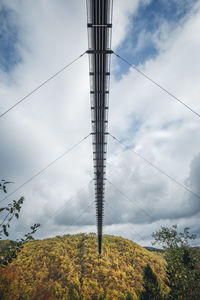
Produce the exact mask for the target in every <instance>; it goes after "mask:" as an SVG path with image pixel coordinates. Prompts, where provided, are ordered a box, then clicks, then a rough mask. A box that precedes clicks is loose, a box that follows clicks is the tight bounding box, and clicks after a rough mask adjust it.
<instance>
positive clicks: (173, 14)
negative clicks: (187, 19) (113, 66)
mask: <svg viewBox="0 0 200 300" xmlns="http://www.w3.org/2000/svg"><path fill="white" fill-rule="evenodd" d="M194 3H195V0H190V1H189V0H182V1H178V0H170V1H166V0H151V1H150V3H149V4H146V5H140V7H139V9H138V12H137V14H136V15H134V16H133V17H132V20H131V31H130V32H131V34H128V35H127V37H126V39H125V40H124V41H123V43H122V44H121V45H120V46H119V47H118V49H116V52H117V53H119V54H120V55H121V56H123V57H124V58H126V59H127V60H129V61H130V62H131V63H132V64H134V65H136V66H137V65H139V64H142V63H144V62H145V61H146V60H148V59H151V58H154V57H155V56H156V55H158V49H157V47H156V44H155V42H154V40H153V38H152V36H153V35H154V34H156V33H157V32H159V28H160V27H161V25H162V24H164V23H167V24H168V26H169V27H170V29H172V30H173V28H175V27H176V25H177V23H178V22H180V21H181V19H182V18H183V17H184V16H185V15H187V13H189V11H190V9H191V8H192V6H193V4H194ZM118 64H119V68H118V69H117V71H116V72H115V76H116V79H120V78H121V76H122V75H123V74H124V73H127V72H128V69H129V66H127V65H126V64H125V63H123V62H122V61H120V60H118Z"/></svg>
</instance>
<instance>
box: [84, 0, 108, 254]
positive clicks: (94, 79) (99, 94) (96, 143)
mask: <svg viewBox="0 0 200 300" xmlns="http://www.w3.org/2000/svg"><path fill="white" fill-rule="evenodd" d="M86 1H87V21H88V24H87V27H88V51H87V53H88V55H89V75H90V98H91V120H92V136H93V139H92V140H93V160H94V184H95V202H96V218H97V236H98V252H99V254H101V251H102V229H103V210H104V191H105V180H106V178H105V174H106V151H107V132H108V106H109V82H110V58H111V53H112V50H111V31H112V0H86Z"/></svg>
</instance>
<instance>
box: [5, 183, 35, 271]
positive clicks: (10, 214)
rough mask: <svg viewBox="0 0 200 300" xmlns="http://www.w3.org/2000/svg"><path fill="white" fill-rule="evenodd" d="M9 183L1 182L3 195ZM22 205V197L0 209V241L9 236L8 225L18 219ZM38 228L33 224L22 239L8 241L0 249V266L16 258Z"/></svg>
mask: <svg viewBox="0 0 200 300" xmlns="http://www.w3.org/2000/svg"><path fill="white" fill-rule="evenodd" d="M9 183H11V182H9V181H5V180H1V182H0V190H2V191H3V192H4V193H7V189H6V185H7V184H9ZM23 203H24V197H21V198H20V199H19V200H17V201H16V200H13V202H12V203H9V204H8V205H7V206H5V207H1V208H0V213H3V214H4V216H3V218H2V221H1V223H0V240H1V239H2V235H5V236H6V237H8V236H9V233H8V230H9V228H10V223H11V221H12V219H13V218H16V219H18V218H19V213H20V210H21V207H22V205H23ZM39 226H40V224H34V225H33V226H31V227H30V229H31V230H30V232H28V233H26V234H25V235H24V237H23V238H21V239H18V240H16V241H9V242H8V243H7V244H6V246H4V247H1V248H2V249H1V252H0V255H1V256H0V266H6V265H7V264H8V263H10V262H11V261H12V259H13V258H16V257H17V253H18V252H20V251H21V249H22V247H23V244H25V243H27V242H28V241H30V240H33V239H34V238H33V234H34V233H35V232H36V231H37V228H38V227H39Z"/></svg>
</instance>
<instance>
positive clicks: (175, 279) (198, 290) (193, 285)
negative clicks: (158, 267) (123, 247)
mask: <svg viewBox="0 0 200 300" xmlns="http://www.w3.org/2000/svg"><path fill="white" fill-rule="evenodd" d="M152 236H153V237H154V239H155V242H153V245H155V244H161V245H162V246H163V248H164V250H165V251H164V256H165V259H166V261H167V267H166V272H167V285H168V286H169V288H170V293H169V295H168V298H167V299H185V300H186V299H187V300H188V299H193V300H195V299H196V300H198V299H199V295H200V269H199V258H198V255H197V254H196V253H195V250H194V249H192V248H191V247H190V241H191V240H193V239H195V237H196V236H195V235H194V234H190V233H189V228H187V227H186V228H185V229H184V230H183V232H178V227H177V225H173V226H172V227H171V228H167V227H161V229H160V230H159V231H157V232H155V233H153V234H152Z"/></svg>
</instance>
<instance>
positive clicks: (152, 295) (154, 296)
mask: <svg viewBox="0 0 200 300" xmlns="http://www.w3.org/2000/svg"><path fill="white" fill-rule="evenodd" d="M143 281H144V282H143V287H144V290H143V291H142V292H141V293H140V297H139V299H140V300H161V299H162V296H161V292H160V287H159V285H158V280H157V277H156V275H155V274H154V272H153V271H152V269H151V267H150V265H149V264H147V265H146V266H145V268H144V272H143Z"/></svg>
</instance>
